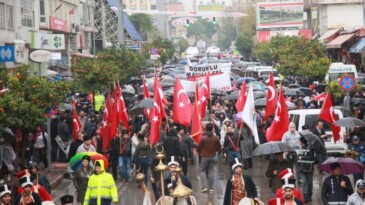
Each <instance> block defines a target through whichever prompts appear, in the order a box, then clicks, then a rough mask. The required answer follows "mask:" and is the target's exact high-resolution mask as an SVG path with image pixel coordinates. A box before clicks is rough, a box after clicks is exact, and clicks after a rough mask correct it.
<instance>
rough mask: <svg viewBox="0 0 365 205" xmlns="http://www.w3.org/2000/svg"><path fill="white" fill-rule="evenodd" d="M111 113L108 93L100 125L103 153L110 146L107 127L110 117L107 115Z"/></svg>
mask: <svg viewBox="0 0 365 205" xmlns="http://www.w3.org/2000/svg"><path fill="white" fill-rule="evenodd" d="M110 112H111V105H110V92H108V96H107V97H106V100H105V110H104V113H103V121H102V123H101V128H100V132H101V136H102V138H101V139H102V144H103V148H102V149H103V151H104V152H105V151H106V150H107V149H108V147H109V144H110V140H111V138H112V137H111V136H110V131H109V127H110V116H109V113H110Z"/></svg>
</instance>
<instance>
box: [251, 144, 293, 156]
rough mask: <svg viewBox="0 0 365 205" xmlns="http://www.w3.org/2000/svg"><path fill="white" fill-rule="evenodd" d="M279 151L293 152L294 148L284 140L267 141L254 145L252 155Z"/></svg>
mask: <svg viewBox="0 0 365 205" xmlns="http://www.w3.org/2000/svg"><path fill="white" fill-rule="evenodd" d="M280 152H294V150H293V148H291V147H290V146H289V145H288V144H287V143H286V142H267V143H265V144H261V145H259V146H258V147H256V149H255V150H254V151H253V152H252V155H253V156H260V155H268V154H274V153H280Z"/></svg>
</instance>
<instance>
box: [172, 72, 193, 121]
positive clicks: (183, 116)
mask: <svg viewBox="0 0 365 205" xmlns="http://www.w3.org/2000/svg"><path fill="white" fill-rule="evenodd" d="M172 110H173V115H172V120H173V121H174V122H176V123H179V124H182V125H184V126H189V125H190V122H191V116H192V115H193V105H192V104H191V102H190V99H189V97H188V94H187V93H186V91H185V90H184V88H183V86H182V85H181V82H180V80H179V78H176V81H175V89H174V101H173V109H172Z"/></svg>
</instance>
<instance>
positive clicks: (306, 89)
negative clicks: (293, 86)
mask: <svg viewBox="0 0 365 205" xmlns="http://www.w3.org/2000/svg"><path fill="white" fill-rule="evenodd" d="M298 89H299V90H300V91H302V92H303V93H304V96H311V95H313V91H312V90H311V89H309V88H303V87H301V88H298Z"/></svg>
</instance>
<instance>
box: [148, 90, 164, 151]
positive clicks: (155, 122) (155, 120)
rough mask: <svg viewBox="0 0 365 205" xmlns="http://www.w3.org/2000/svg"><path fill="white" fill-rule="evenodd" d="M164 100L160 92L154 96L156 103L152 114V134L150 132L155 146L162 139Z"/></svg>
mask: <svg viewBox="0 0 365 205" xmlns="http://www.w3.org/2000/svg"><path fill="white" fill-rule="evenodd" d="M162 110H163V108H162V100H161V97H160V94H159V92H156V95H155V96H154V103H153V108H152V112H151V132H150V136H149V139H150V144H151V145H154V144H156V143H157V142H158V140H159V139H160V125H161V121H162V115H161V114H162V113H161V111H162Z"/></svg>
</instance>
